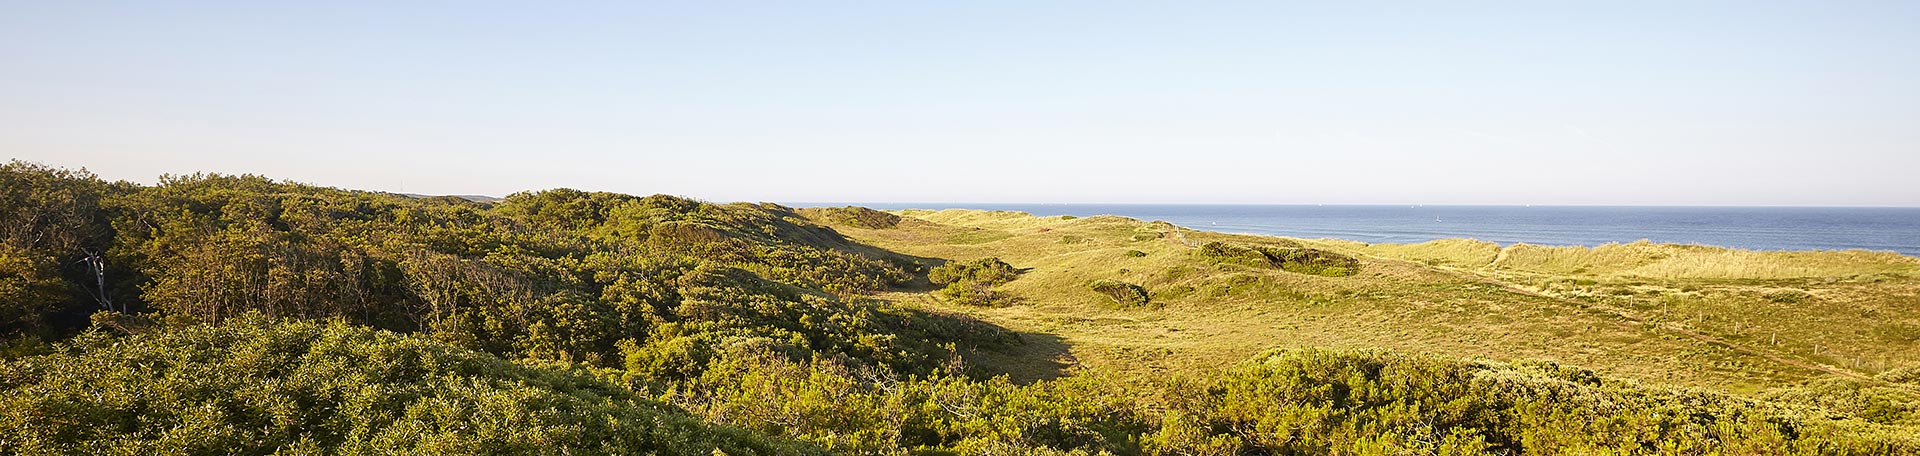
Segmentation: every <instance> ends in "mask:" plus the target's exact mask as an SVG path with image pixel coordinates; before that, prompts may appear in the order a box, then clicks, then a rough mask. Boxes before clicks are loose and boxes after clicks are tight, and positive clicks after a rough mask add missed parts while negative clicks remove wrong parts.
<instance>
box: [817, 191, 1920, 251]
mask: <svg viewBox="0 0 1920 456" xmlns="http://www.w3.org/2000/svg"><path fill="white" fill-rule="evenodd" d="M816 205H822V204H807V206H816ZM836 205H838V204H836ZM855 205H858V206H866V207H871V208H875V209H885V210H891V209H943V208H966V209H986V210H1008V211H1021V212H1027V213H1031V214H1034V215H1041V216H1050V215H1073V216H1081V217H1085V216H1091V215H1102V214H1105V215H1119V216H1124V217H1131V218H1136V219H1141V220H1165V221H1167V222H1171V223H1173V224H1176V225H1181V226H1186V227H1189V228H1194V229H1201V230H1210V231H1220V232H1229V233H1251V234H1269V235H1280V236H1292V237H1304V238H1336V239H1351V240H1355V241H1362V242H1370V243H1382V242H1391V243H1410V242H1423V241H1430V240H1434V239H1444V238H1474V239H1481V240H1486V241H1493V242H1497V243H1500V244H1502V245H1506V244H1513V243H1522V242H1524V243H1528V244H1539V245H1585V246H1594V245H1600V244H1605V243H1609V242H1633V241H1636V240H1640V239H1647V240H1652V241H1654V242H1667V243H1679V244H1703V245H1713V246H1721V247H1734V248H1741V249H1750V250H1846V249H1867V250H1891V251H1895V252H1900V253H1902V254H1906V255H1913V256H1920V208H1843V207H1671V206H1313V205H1210V204H951V203H926V204H914V203H881V204H855Z"/></svg>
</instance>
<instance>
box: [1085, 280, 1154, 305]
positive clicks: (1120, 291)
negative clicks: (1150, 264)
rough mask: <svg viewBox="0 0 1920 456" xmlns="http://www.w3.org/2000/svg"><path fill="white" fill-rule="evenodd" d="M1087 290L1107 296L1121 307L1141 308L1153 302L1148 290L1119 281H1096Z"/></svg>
mask: <svg viewBox="0 0 1920 456" xmlns="http://www.w3.org/2000/svg"><path fill="white" fill-rule="evenodd" d="M1087 288H1090V289H1092V290H1093V291H1094V292H1096V293H1100V294H1102V295H1106V297H1107V298H1108V299H1112V300H1113V303H1114V304H1116V305H1119V306H1120V307H1141V306H1145V305H1147V303H1148V302H1150V301H1151V300H1152V299H1151V298H1150V297H1149V296H1148V295H1147V289H1146V288H1144V287H1141V286H1139V285H1134V284H1131V283H1126V282H1121V281H1117V280H1096V281H1094V282H1093V283H1091V284H1088V285H1087Z"/></svg>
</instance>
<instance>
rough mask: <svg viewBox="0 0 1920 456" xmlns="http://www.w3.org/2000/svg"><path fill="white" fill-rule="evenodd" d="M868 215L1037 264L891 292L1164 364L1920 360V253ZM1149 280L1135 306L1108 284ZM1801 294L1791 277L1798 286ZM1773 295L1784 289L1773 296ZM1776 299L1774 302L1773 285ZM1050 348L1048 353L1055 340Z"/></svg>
mask: <svg viewBox="0 0 1920 456" xmlns="http://www.w3.org/2000/svg"><path fill="white" fill-rule="evenodd" d="M895 213H896V214H898V215H901V216H902V221H901V222H900V223H898V224H897V225H896V226H893V227H889V228H885V229H868V228H863V227H859V226H850V225H847V224H834V222H833V221H832V220H816V222H821V223H825V224H829V225H832V226H833V227H834V228H835V229H836V230H839V231H841V232H842V233H845V234H847V235H849V236H850V237H852V238H854V239H857V240H859V241H861V242H866V243H870V244H873V245H875V246H878V247H882V248H886V249H890V250H894V251H898V252H901V253H905V254H910V255H915V256H922V257H931V258H943V259H951V260H962V261H965V260H974V259H980V258H987V257H998V258H1001V259H1003V260H1005V261H1007V262H1008V263H1010V264H1012V265H1013V266H1014V267H1016V268H1020V269H1021V270H1023V271H1024V272H1023V273H1022V275H1021V278H1020V280H1018V281H1014V282H1011V283H1008V284H1006V285H1004V286H1002V287H1001V289H1002V290H1004V291H1006V292H1007V293H1009V294H1010V295H1012V296H1014V297H1015V298H1016V302H1017V304H1015V305H1007V306H994V307H974V306H964V305H955V304H954V303H952V302H948V301H944V300H940V299H933V298H929V297H927V296H925V295H924V294H921V293H915V292H895V293H890V294H888V295H887V296H885V297H886V298H888V299H892V300H895V301H899V302H905V303H910V305H919V306H925V307H930V308H935V309H938V310H941V311H951V312H960V313H965V314H969V315H972V316H974V317H976V318H981V319H984V320H987V321H991V322H994V323H996V324H1000V325H1003V326H1006V327H1008V328H1009V329H1013V330H1016V331H1021V332H1025V333H1028V334H1037V335H1046V336H1048V337H1055V338H1057V339H1058V340H1059V344H1058V345H1059V346H1049V347H1048V348H1046V350H1054V351H1058V353H1036V355H1050V356H1051V357H1052V359H1053V360H1054V361H1056V362H1054V363H1031V362H1029V363H1025V364H1023V365H1020V366H1012V367H1010V368H1009V370H1010V371H1013V372H1014V373H1015V374H1016V377H1021V376H1024V377H1030V378H1044V377H1046V376H1048V375H1055V374H1052V373H1050V372H1049V369H1057V368H1058V367H1059V366H1061V365H1079V366H1093V367H1099V368H1114V369H1121V370H1132V371H1136V372H1139V373H1143V374H1156V375H1164V374H1169V373H1179V372H1186V371H1196V370H1208V369H1212V368H1214V367H1217V366H1221V365H1227V364H1231V363H1233V362H1235V361H1237V360H1239V359H1244V358H1246V357H1247V356H1252V355H1255V354H1257V353H1260V352H1261V351H1264V350H1267V349H1271V348H1304V347H1331V348H1385V349H1391V350H1396V351H1403V352H1413V353H1432V354H1440V355H1448V356H1459V357H1470V358H1487V359H1503V360H1513V359H1545V360H1552V361H1557V362H1564V363H1568V364H1574V365H1581V366H1589V367H1593V368H1596V369H1598V370H1600V371H1602V372H1605V373H1608V374H1610V375H1619V376H1624V377H1629V378H1635V379H1640V380H1645V381H1652V382H1658V383H1663V384H1677V385H1686V386H1700V387H1711V388H1715V389H1719V390H1725V391H1734V392H1744V393H1757V392H1761V391H1765V390H1768V389H1772V388H1778V387H1782V386H1786V385H1792V384H1795V383H1797V382H1802V381H1807V380H1810V379H1819V378H1827V377H1832V376H1834V375H1836V374H1835V372H1836V371H1838V372H1845V373H1857V374H1858V375H1860V376H1863V377H1864V376H1870V375H1872V374H1875V373H1878V372H1883V371H1887V370H1892V369H1898V368H1901V367H1904V366H1913V365H1920V339H1916V338H1915V337H1914V335H1915V334H1920V321H1916V320H1915V319H1913V318H1912V317H1911V316H1913V315H1920V308H1916V304H1913V303H1914V302H1916V301H1915V300H1914V299H1913V297H1914V296H1915V294H1916V290H1920V286H1916V285H1915V284H1914V282H1913V280H1914V279H1913V277H1914V276H1915V274H1914V271H1916V268H1920V263H1916V259H1914V258H1911V257H1903V256H1899V255H1893V254H1886V253H1880V252H1753V251H1741V250H1731V249H1718V248H1711V247H1701V246H1679V245H1662V244H1653V243H1646V242H1639V243H1631V244H1617V245H1608V246H1601V247H1596V248H1582V247H1541V246H1528V245H1521V246H1512V247H1506V248H1501V247H1500V246H1498V245H1495V244H1492V243H1488V242H1482V241H1473V240H1443V241H1434V242H1428V243H1421V244H1407V245H1390V244H1374V245H1368V244H1362V243H1357V242H1351V241H1338V240H1308V239H1283V238H1277V237H1267V236H1249V235H1232V234H1221V233H1211V232H1202V231H1195V230H1190V229H1185V228H1181V227H1177V226H1173V225H1171V224H1167V223H1164V222H1146V221H1139V220H1132V219H1127V218H1122V217H1113V216H1096V217H1084V218H1064V217H1035V216H1031V215H1027V214H1024V213H1019V212H1005V211H999V212H993V211H971V210H941V211H923V210H908V211H897V212H895ZM1209 242H1223V243H1230V244H1233V245H1241V246H1252V247H1258V246H1267V247H1272V248H1282V249H1284V248H1312V249H1321V250H1325V251H1329V252H1334V253H1339V254H1345V255H1351V256H1354V257H1357V258H1359V259H1360V261H1359V266H1358V268H1357V271H1356V272H1355V273H1354V274H1352V275H1350V276H1344V277H1328V276H1322V275H1314V274H1302V273H1298V272H1291V271H1287V270H1284V269H1274V268H1262V267H1256V266H1248V265H1240V264H1233V263H1222V262H1217V261H1208V260H1207V259H1206V258H1204V257H1203V256H1201V255H1198V254H1197V253H1196V251H1197V250H1198V247H1199V246H1202V245H1205V244H1206V243H1209ZM1097 281H1115V282H1122V283H1128V284H1137V285H1139V286H1140V287H1142V288H1143V289H1145V290H1147V293H1148V295H1149V296H1150V300H1151V302H1152V303H1153V305H1152V306H1144V307H1126V306H1115V305H1114V304H1113V302H1114V301H1113V299H1112V298H1111V297H1110V296H1107V295H1104V294H1102V293H1100V292H1098V291H1095V290H1094V289H1093V288H1091V287H1089V286H1088V284H1090V283H1094V282H1097ZM1783 290H1784V291H1783ZM1768 293H1774V294H1773V295H1769V294H1768ZM1769 296H1772V298H1769ZM1036 350H1038V349H1036Z"/></svg>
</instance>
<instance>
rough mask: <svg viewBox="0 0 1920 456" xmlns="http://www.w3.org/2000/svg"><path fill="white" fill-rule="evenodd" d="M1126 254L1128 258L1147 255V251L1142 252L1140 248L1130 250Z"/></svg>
mask: <svg viewBox="0 0 1920 456" xmlns="http://www.w3.org/2000/svg"><path fill="white" fill-rule="evenodd" d="M1125 255H1126V256H1127V257H1128V258H1140V257H1144V256H1147V252H1142V251H1139V250H1128V251H1127V253H1125Z"/></svg>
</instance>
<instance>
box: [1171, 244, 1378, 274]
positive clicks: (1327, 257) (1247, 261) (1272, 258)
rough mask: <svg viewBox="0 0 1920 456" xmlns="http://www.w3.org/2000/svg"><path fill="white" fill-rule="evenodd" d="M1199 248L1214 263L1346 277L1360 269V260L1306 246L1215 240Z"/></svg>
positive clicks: (1201, 253) (1199, 253)
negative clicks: (1261, 244) (1236, 242)
mask: <svg viewBox="0 0 1920 456" xmlns="http://www.w3.org/2000/svg"><path fill="white" fill-rule="evenodd" d="M1197 252H1198V253H1197V254H1198V255H1200V257H1201V258H1205V259H1207V260H1208V261H1212V262H1215V263H1229V264H1238V265H1242V266H1251V267H1256V268H1274V269H1281V270H1286V271H1291V272H1298V273H1301V274H1313V275H1320V276H1327V277H1344V276H1350V275H1353V274H1354V273H1357V272H1359V271H1360V260H1356V259H1354V258H1353V257H1350V256H1346V255H1341V254H1338V253H1333V252H1329V251H1325V250H1320V249H1313V248H1306V247H1268V246H1258V245H1256V246H1243V245H1234V244H1228V243H1224V242H1218V241H1215V242H1208V243H1206V244H1204V245H1201V246H1200V249H1199V250H1198V251H1197Z"/></svg>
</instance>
